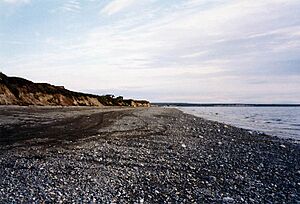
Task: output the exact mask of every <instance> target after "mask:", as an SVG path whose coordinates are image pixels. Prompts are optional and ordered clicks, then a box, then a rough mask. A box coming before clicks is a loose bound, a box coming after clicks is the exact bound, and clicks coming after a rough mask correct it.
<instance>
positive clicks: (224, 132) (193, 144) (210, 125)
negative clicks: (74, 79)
mask: <svg viewBox="0 0 300 204" xmlns="http://www.w3.org/2000/svg"><path fill="white" fill-rule="evenodd" d="M0 144H1V145H0V203H14V202H15V203H20V202H25V203H28V202H29V203H41V202H45V203H57V202H63V203H70V202H73V203H99V202H102V203H128V202H130V203H299V202H300V192H299V189H300V146H299V144H294V143H292V142H291V141H287V140H281V139H278V138H276V137H269V136H266V135H261V134H259V133H256V132H250V131H247V130H242V129H239V128H235V127H232V126H229V125H225V124H221V123H217V122H212V121H207V120H204V119H201V118H198V117H194V116H191V115H188V114H184V113H182V112H181V111H178V110H176V109H170V108H138V109H132V108H104V109H103V108H86V107H83V108H79V107H68V108H50V107H48V108H45V107H5V106H3V107H0Z"/></svg>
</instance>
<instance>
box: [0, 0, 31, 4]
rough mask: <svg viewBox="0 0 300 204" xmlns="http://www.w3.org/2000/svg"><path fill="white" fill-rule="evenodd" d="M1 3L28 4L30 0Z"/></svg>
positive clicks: (6, 0)
mask: <svg viewBox="0 0 300 204" xmlns="http://www.w3.org/2000/svg"><path fill="white" fill-rule="evenodd" d="M0 2H1V1H0ZM2 2H4V3H8V4H27V3H30V0H2Z"/></svg>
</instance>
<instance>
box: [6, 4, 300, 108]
mask: <svg viewBox="0 0 300 204" xmlns="http://www.w3.org/2000/svg"><path fill="white" fill-rule="evenodd" d="M299 11H300V1H299V0H263V1H262V0H0V71H2V72H3V73H5V74H7V75H10V76H19V77H23V78H27V79H29V80H32V81H35V82H48V83H51V84H55V85H63V86H65V87H66V88H68V89H71V90H75V91H81V92H88V93H94V94H100V95H101V94H114V95H122V96H124V97H126V98H136V99H147V100H150V101H152V102H199V103H216V102H218V103H300V12H299Z"/></svg>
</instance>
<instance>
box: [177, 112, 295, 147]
mask: <svg viewBox="0 0 300 204" xmlns="http://www.w3.org/2000/svg"><path fill="white" fill-rule="evenodd" d="M179 109H180V110H183V111H184V112H186V113H189V114H193V115H196V116H199V117H202V118H205V119H209V120H213V121H218V122H223V123H227V124H231V125H234V126H237V127H240V128H245V129H249V130H257V131H261V132H264V133H266V134H269V135H274V136H278V137H282V138H291V139H295V140H298V141H300V107H180V108H179Z"/></svg>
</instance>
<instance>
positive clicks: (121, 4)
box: [101, 0, 138, 15]
mask: <svg viewBox="0 0 300 204" xmlns="http://www.w3.org/2000/svg"><path fill="white" fill-rule="evenodd" d="M136 2H138V0H113V1H111V2H110V3H108V4H107V5H106V6H105V7H104V8H103V9H102V10H101V13H103V14H107V15H113V14H116V13H118V12H120V11H122V10H124V9H126V8H128V7H130V6H131V5H132V4H133V3H136Z"/></svg>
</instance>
